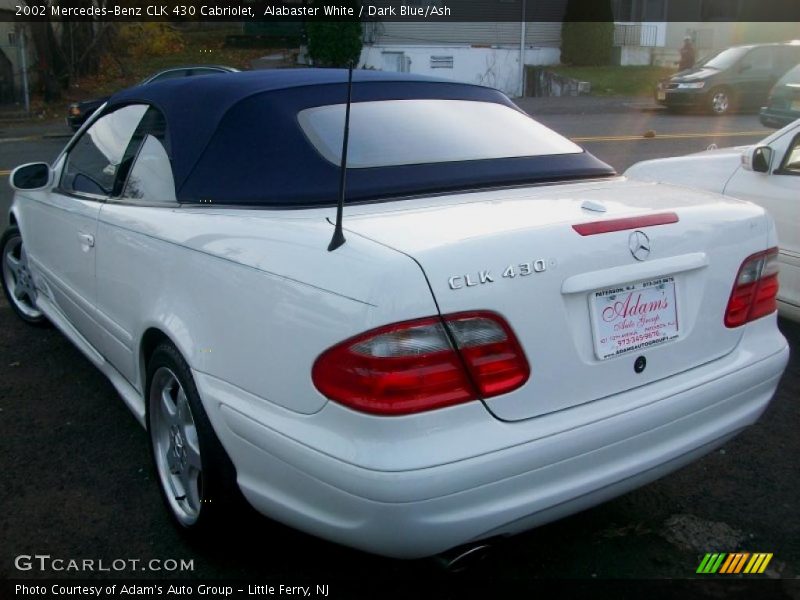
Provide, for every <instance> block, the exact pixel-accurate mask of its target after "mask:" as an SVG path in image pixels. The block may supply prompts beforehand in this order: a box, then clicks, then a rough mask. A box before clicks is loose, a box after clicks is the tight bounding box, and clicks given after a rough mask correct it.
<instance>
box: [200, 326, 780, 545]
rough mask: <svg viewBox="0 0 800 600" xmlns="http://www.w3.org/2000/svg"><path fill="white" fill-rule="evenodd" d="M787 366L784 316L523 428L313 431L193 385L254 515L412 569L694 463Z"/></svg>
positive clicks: (388, 426)
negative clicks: (717, 354)
mask: <svg viewBox="0 0 800 600" xmlns="http://www.w3.org/2000/svg"><path fill="white" fill-rule="evenodd" d="M788 356H789V350H788V346H787V345H786V341H785V340H784V339H783V337H782V336H781V335H780V333H779V332H778V330H777V328H776V326H775V316H774V315H773V316H770V317H766V318H764V319H761V320H760V321H757V322H755V323H751V324H750V325H748V326H747V330H746V332H745V333H744V335H743V338H742V341H741V343H740V345H739V346H738V347H737V349H736V350H735V351H734V352H732V353H731V354H730V355H728V356H726V357H724V358H721V359H719V360H716V361H714V362H713V363H709V364H707V365H704V366H701V367H697V368H695V369H693V370H691V371H689V372H686V373H683V374H681V375H677V376H673V377H670V378H667V379H664V380H661V381H659V382H656V383H653V384H650V385H647V386H642V387H640V388H637V389H634V390H630V391H628V392H625V393H622V394H618V395H616V396H613V397H608V398H605V399H602V400H598V401H595V402H591V403H588V404H585V405H582V406H578V407H574V408H571V409H567V410H563V411H559V412H557V413H552V414H549V415H546V416H542V417H538V418H534V419H530V420H528V421H522V422H514V423H507V422H501V421H498V420H496V419H494V418H493V417H491V416H490V415H489V413H488V411H486V410H485V409H484V408H483V406H482V405H481V404H480V403H471V404H468V405H463V406H460V407H453V408H449V409H444V410H440V411H434V412H433V413H431V415H422V416H413V417H408V418H406V417H403V418H389V419H386V418H375V417H368V416H365V415H360V414H358V413H354V412H352V411H348V410H347V409H345V408H343V407H341V406H338V405H336V404H334V403H328V404H327V405H326V407H325V408H323V409H322V410H321V411H320V412H319V413H317V414H316V415H303V416H300V415H295V414H294V413H290V411H286V410H285V409H276V408H275V407H274V406H272V405H271V404H270V403H268V402H266V401H264V400H262V399H259V398H255V397H253V396H250V395H248V394H246V393H245V392H243V391H242V390H239V389H237V388H233V387H232V386H230V385H229V384H226V383H224V382H221V381H219V380H216V379H214V378H212V377H210V376H208V375H205V374H202V373H197V372H196V373H195V378H196V382H197V385H198V389H199V391H200V395H201V397H202V398H203V402H204V404H205V406H206V410H207V412H208V414H209V417H210V418H211V420H212V423H213V424H214V427H215V430H216V431H217V433H218V435H219V437H220V439H221V440H222V442H223V445H224V446H225V448H226V449H227V451H228V452H229V454H230V456H231V458H232V460H233V462H234V464H235V465H236V468H237V472H238V480H239V485H240V487H241V489H242V491H243V493H244V494H245V496H246V497H247V499H248V500H249V501H250V502H251V503H252V504H253V506H254V507H255V508H256V509H258V510H259V511H261V512H263V513H264V514H266V515H268V516H270V517H272V518H275V519H277V520H280V521H283V522H285V523H287V524H289V525H291V526H293V527H296V528H298V529H301V530H304V531H307V532H309V533H312V534H314V535H317V536H320V537H324V538H328V539H331V540H333V541H336V542H340V543H342V544H346V545H349V546H354V547H357V548H361V549H363V550H367V551H369V552H375V553H378V554H385V555H389V556H395V557H402V558H414V557H421V556H426V555H431V554H435V553H438V552H442V551H444V550H446V549H448V548H451V547H453V546H457V545H460V544H464V543H467V542H470V541H475V540H478V539H482V538H486V537H492V536H496V535H505V534H511V533H517V532H520V531H523V530H525V529H528V528H531V527H534V526H537V525H541V524H543V523H546V522H549V521H552V520H554V519H557V518H560V517H563V516H566V515H568V514H571V513H574V512H577V511H579V510H582V509H584V508H587V507H589V506H592V505H594V504H597V503H599V502H603V501H605V500H607V499H609V498H612V497H614V496H616V495H619V494H621V493H624V492H626V491H628V490H631V489H633V488H635V487H638V486H640V485H642V484H644V483H647V482H649V481H652V480H654V479H656V478H658V477H660V476H662V475H664V474H666V473H668V472H670V471H672V470H674V469H676V468H678V467H680V466H682V465H684V464H687V463H688V462H691V461H692V460H694V459H695V458H697V457H699V456H702V455H703V454H705V453H707V452H709V451H710V450H712V449H713V448H715V447H717V446H719V445H720V444H722V443H724V442H725V441H726V440H727V439H729V438H730V437H731V436H733V435H735V434H736V433H737V432H739V431H740V430H742V429H743V428H744V427H746V426H748V425H750V424H752V423H753V422H755V421H756V419H757V418H758V417H759V416H760V415H761V413H762V412H763V411H764V409H765V408H766V406H767V404H768V403H769V400H770V399H771V397H772V395H773V393H774V392H775V388H776V387H777V385H778V381H779V379H780V377H781V374H782V373H783V370H784V368H785V366H786V363H787V361H788Z"/></svg>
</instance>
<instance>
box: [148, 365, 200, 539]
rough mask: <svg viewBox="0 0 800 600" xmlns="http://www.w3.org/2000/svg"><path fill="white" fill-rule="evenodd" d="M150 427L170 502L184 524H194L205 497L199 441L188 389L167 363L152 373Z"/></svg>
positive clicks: (159, 474)
mask: <svg viewBox="0 0 800 600" xmlns="http://www.w3.org/2000/svg"><path fill="white" fill-rule="evenodd" d="M150 427H151V438H152V444H153V454H154V456H155V463H156V470H157V472H158V477H159V479H160V480H161V486H162V488H163V489H164V494H165V495H166V497H167V501H168V503H169V506H170V508H171V509H172V512H173V513H174V514H175V517H176V518H177V519H178V521H179V522H180V523H181V524H182V525H184V526H187V527H189V526H191V525H194V523H195V522H196V521H197V519H198V518H199V516H200V508H201V503H202V497H203V496H202V494H203V467H202V461H201V459H200V443H199V440H198V435H197V428H196V426H195V422H194V416H193V415H192V409H191V407H190V405H189V399H188V398H187V396H186V392H185V391H184V389H183V386H182V385H181V382H180V381H179V380H178V377H177V376H176V375H175V373H174V372H173V371H172V370H171V369H169V368H167V367H160V368H159V369H158V370H157V371H156V372H155V373H154V374H153V380H152V383H151V385H150Z"/></svg>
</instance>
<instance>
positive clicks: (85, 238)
mask: <svg viewBox="0 0 800 600" xmlns="http://www.w3.org/2000/svg"><path fill="white" fill-rule="evenodd" d="M78 239H79V240H80V242H81V244H83V245H84V246H88V247H89V248H94V236H93V235H91V234H89V233H78Z"/></svg>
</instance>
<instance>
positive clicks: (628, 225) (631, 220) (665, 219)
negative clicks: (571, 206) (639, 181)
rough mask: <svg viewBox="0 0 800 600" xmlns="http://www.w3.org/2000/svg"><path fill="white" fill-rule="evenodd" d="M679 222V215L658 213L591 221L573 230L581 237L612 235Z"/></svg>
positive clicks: (574, 226) (575, 226) (576, 226)
mask: <svg viewBox="0 0 800 600" xmlns="http://www.w3.org/2000/svg"><path fill="white" fill-rule="evenodd" d="M678 221H679V219H678V215H677V214H675V213H674V212H666V213H657V214H653V215H641V216H638V217H625V218H623V219H606V220H605V221H590V222H589V223H580V224H578V225H573V226H572V228H573V229H574V230H575V231H577V232H578V233H579V234H580V235H583V236H587V235H597V234H598V233H612V232H614V231H625V230H626V229H638V228H640V227H653V226H655V225H670V224H672V223H677V222H678Z"/></svg>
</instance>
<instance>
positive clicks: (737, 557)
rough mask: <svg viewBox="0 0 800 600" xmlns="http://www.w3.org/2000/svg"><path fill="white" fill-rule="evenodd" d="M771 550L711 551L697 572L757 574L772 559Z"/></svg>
mask: <svg viewBox="0 0 800 600" xmlns="http://www.w3.org/2000/svg"><path fill="white" fill-rule="evenodd" d="M772 556H773V555H772V553H771V552H755V553H752V554H751V553H750V552H732V553H730V554H727V553H725V552H709V553H708V554H706V555H705V556H704V557H703V560H702V561H700V566H698V567H697V571H696V572H697V573H701V574H704V575H708V574H711V575H713V574H715V573H720V574H728V575H730V574H736V573H744V574H757V573H763V572H764V571H765V570H766V569H767V565H768V564H769V562H770V561H771V560H772Z"/></svg>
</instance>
